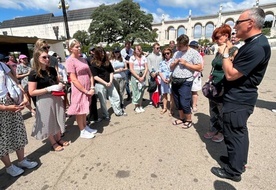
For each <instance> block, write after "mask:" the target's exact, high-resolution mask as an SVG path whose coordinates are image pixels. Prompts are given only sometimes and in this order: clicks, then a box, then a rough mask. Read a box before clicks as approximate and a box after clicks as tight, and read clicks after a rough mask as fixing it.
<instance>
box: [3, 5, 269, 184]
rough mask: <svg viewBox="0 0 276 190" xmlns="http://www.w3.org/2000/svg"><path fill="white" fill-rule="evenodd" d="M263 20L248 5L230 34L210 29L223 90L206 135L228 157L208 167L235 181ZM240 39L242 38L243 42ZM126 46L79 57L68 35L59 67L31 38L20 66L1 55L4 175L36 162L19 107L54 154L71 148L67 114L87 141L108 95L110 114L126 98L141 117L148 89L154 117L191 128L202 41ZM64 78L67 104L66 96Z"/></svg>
mask: <svg viewBox="0 0 276 190" xmlns="http://www.w3.org/2000/svg"><path fill="white" fill-rule="evenodd" d="M263 22H264V13H263V10H262V9H260V8H252V9H249V10H246V11H244V12H243V13H242V14H241V16H240V17H239V20H238V21H237V22H236V25H235V27H234V29H235V31H234V32H233V31H232V29H231V27H230V26H229V25H227V24H223V25H222V26H220V27H218V28H216V29H215V30H214V32H213V34H212V40H213V42H215V43H216V44H217V46H218V49H217V53H216V54H215V57H214V59H213V60H212V63H211V64H212V70H211V72H210V77H209V78H210V80H212V82H213V83H214V84H216V85H217V86H221V87H222V88H223V89H224V95H223V96H220V97H218V98H216V99H209V112H210V128H209V131H208V132H207V133H206V134H204V137H205V138H207V139H212V141H214V142H222V141H223V140H224V142H225V144H226V146H227V153H228V157H221V159H222V160H223V161H224V162H225V163H226V165H225V167H224V168H215V167H214V168H212V170H211V171H212V172H213V173H214V174H215V175H217V176H218V177H221V178H228V179H231V180H234V181H240V180H241V174H242V172H244V170H245V165H246V163H247V154H248V143H249V139H248V132H247V126H246V122H247V119H248V117H249V116H250V114H251V113H252V112H253V108H254V105H255V104H256V99H257V88H256V86H257V85H259V84H260V82H261V80H262V78H263V76H264V73H265V69H266V67H267V63H268V61H269V58H270V48H269V45H268V43H267V39H266V38H265V37H264V36H263V35H262V33H261V27H262V24H263ZM240 38H242V39H244V42H245V43H244V45H243V44H242V43H241V42H240ZM131 46H132V44H131V43H130V42H129V41H126V42H125V47H124V48H123V49H120V48H119V47H116V48H114V50H113V51H112V52H111V53H110V54H109V55H108V54H107V52H106V51H105V49H104V48H103V47H94V46H92V47H91V48H89V56H88V57H87V58H84V57H83V56H82V52H81V44H80V42H79V41H78V40H76V39H70V40H69V41H68V42H67V47H68V51H69V52H70V56H69V57H68V58H67V59H66V61H65V66H64V65H63V64H62V63H61V58H60V57H58V55H57V54H56V53H55V52H53V51H49V49H50V46H49V45H48V43H47V41H46V40H43V39H39V40H37V42H36V44H35V46H34V53H33V58H32V59H31V60H30V62H29V61H28V57H27V56H26V55H23V54H21V55H20V56H19V63H17V62H16V60H15V57H14V56H12V55H9V57H8V60H6V61H5V59H4V58H5V57H4V56H3V55H0V56H1V57H0V59H1V60H0V61H1V68H0V69H1V71H0V79H1V80H0V86H1V91H0V95H1V96H0V113H1V116H0V119H1V123H2V124H1V136H0V144H1V145H0V147H1V148H0V157H1V160H2V161H3V163H4V164H5V166H6V171H7V173H9V174H10V175H12V176H18V175H20V174H22V173H23V172H24V170H22V169H21V168H22V167H23V168H24V167H25V168H29V169H31V168H34V167H36V166H37V163H36V162H31V161H28V160H27V159H26V158H24V146H25V145H26V144H27V135H26V131H25V127H24V122H23V118H22V115H21V112H20V111H21V110H22V109H24V107H25V106H26V107H27V108H28V109H29V110H30V112H31V114H32V115H33V116H34V117H35V123H34V126H33V131H32V136H33V137H35V138H36V139H38V140H42V139H46V138H47V139H48V140H49V142H50V143H51V146H52V148H53V150H54V151H57V152H59V151H62V150H64V147H66V146H69V145H70V142H69V141H64V140H62V134H63V133H64V131H65V116H66V114H67V115H74V116H75V118H76V122H77V125H78V127H79V130H80V138H86V139H91V138H94V137H95V134H96V133H97V129H92V128H90V125H89V124H90V123H94V122H100V121H101V120H102V119H105V120H109V119H110V115H109V114H110V113H109V112H108V108H107V100H109V102H110V104H111V107H112V109H113V112H114V114H115V116H118V117H123V116H127V115H128V114H127V113H126V111H125V110H126V103H125V102H126V101H130V100H131V102H132V104H133V110H134V112H135V113H137V114H140V113H143V112H146V109H145V107H144V106H145V103H143V99H144V93H145V91H146V90H147V89H148V95H149V105H152V106H155V107H156V108H157V107H158V106H161V108H162V109H161V110H160V114H165V113H166V112H168V113H169V116H175V117H176V118H177V117H178V118H177V119H176V120H174V121H173V123H172V124H173V125H180V126H181V127H182V128H183V129H189V128H191V127H192V126H193V121H192V112H196V111H198V105H197V102H198V91H200V90H201V87H202V84H201V83H202V81H201V80H202V73H201V72H202V70H203V58H202V57H203V55H204V53H203V51H202V48H200V45H199V44H198V43H197V42H196V41H191V42H190V41H189V38H188V36H187V35H185V34H183V35H180V36H179V37H178V38H177V39H176V44H175V42H174V41H171V42H170V44H169V46H168V47H165V48H163V49H161V47H160V44H159V43H157V42H156V43H154V44H153V46H152V48H153V50H152V52H151V53H150V54H149V55H145V54H144V52H143V50H142V47H141V46H140V45H135V46H134V48H133V49H132V48H131ZM2 62H3V63H2ZM4 62H5V63H6V64H5V63H4ZM5 75H9V76H10V77H11V78H12V79H13V80H14V81H17V82H19V84H18V85H19V86H20V88H21V90H22V92H23V94H24V100H23V102H22V103H21V104H20V105H15V104H14V102H13V101H12V99H11V98H10V97H9V93H8V89H7V86H5V85H6V83H5V82H4V81H5ZM68 79H70V81H69V80H68ZM69 82H70V84H69V85H70V98H69V99H70V101H69V100H68V99H67V93H68V89H67V87H68V83H69ZM149 89H151V90H149ZM152 89H153V90H152ZM125 93H127V98H126V99H125V98H124V95H125ZM244 93H246V94H247V96H244V95H243V94H244ZM31 100H32V101H33V105H32V104H31ZM97 100H99V102H100V107H101V114H102V116H101V117H99V115H98V111H97ZM33 106H34V107H33ZM174 109H176V110H177V111H178V114H175V113H174ZM14 127H16V130H14ZM6 139H8V140H6ZM12 151H16V153H17V155H18V161H19V162H18V166H15V165H13V164H11V162H10V159H9V153H11V152H12Z"/></svg>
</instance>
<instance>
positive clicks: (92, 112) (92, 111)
mask: <svg viewBox="0 0 276 190" xmlns="http://www.w3.org/2000/svg"><path fill="white" fill-rule="evenodd" d="M92 120H93V121H97V120H98V109H97V95H96V94H94V95H93V96H92V97H91V104H90V106H89V114H88V116H87V117H86V121H92Z"/></svg>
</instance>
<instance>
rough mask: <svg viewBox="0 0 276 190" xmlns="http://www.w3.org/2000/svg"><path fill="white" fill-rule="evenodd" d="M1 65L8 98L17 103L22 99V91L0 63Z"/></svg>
mask: <svg viewBox="0 0 276 190" xmlns="http://www.w3.org/2000/svg"><path fill="white" fill-rule="evenodd" d="M0 65H1V64H0ZM1 67H2V69H3V71H4V73H5V82H6V87H7V89H8V91H9V95H10V98H11V99H12V100H13V102H14V103H15V104H17V105H19V104H20V103H21V102H22V101H23V92H22V90H21V89H20V88H19V87H18V84H17V83H16V82H15V81H14V80H13V79H12V78H10V76H9V75H8V73H6V71H5V69H4V68H3V66H2V65H1Z"/></svg>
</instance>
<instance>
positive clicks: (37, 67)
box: [33, 49, 50, 78]
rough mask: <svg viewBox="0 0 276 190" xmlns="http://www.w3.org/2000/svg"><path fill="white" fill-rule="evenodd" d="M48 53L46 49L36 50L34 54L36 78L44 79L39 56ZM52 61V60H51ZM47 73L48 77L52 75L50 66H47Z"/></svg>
mask: <svg viewBox="0 0 276 190" xmlns="http://www.w3.org/2000/svg"><path fill="white" fill-rule="evenodd" d="M44 52H45V53H47V51H46V50H44V49H35V51H34V54H33V59H34V60H33V70H34V71H36V73H37V74H36V76H38V77H41V78H43V76H42V74H41V70H42V67H41V63H40V61H39V56H40V55H41V54H42V53H44ZM49 61H50V60H49ZM46 72H47V73H48V75H49V74H50V70H49V66H46Z"/></svg>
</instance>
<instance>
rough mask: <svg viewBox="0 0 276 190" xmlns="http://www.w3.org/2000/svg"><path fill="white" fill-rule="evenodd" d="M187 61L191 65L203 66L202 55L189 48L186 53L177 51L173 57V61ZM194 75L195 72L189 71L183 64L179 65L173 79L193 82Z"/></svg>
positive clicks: (175, 69) (173, 73)
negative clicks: (184, 79)
mask: <svg viewBox="0 0 276 190" xmlns="http://www.w3.org/2000/svg"><path fill="white" fill-rule="evenodd" d="M179 58H182V59H185V60H186V61H187V62H188V63H189V64H194V65H197V64H202V58H201V55H200V54H199V52H198V51H196V50H194V49H192V48H188V50H187V51H186V52H182V51H177V52H175V54H174V55H173V59H174V60H175V59H179ZM193 74H194V71H193V70H190V69H188V68H187V67H185V66H184V65H182V64H177V65H176V66H175V68H174V70H173V72H172V77H175V78H186V79H187V81H193V80H194V78H193Z"/></svg>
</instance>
